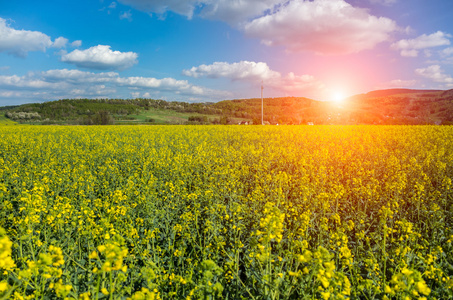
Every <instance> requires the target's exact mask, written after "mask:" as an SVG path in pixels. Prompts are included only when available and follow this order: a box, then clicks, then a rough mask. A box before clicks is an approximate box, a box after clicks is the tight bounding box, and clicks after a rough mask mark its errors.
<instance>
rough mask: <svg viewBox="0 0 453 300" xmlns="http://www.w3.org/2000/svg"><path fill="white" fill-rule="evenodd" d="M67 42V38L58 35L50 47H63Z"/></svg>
mask: <svg viewBox="0 0 453 300" xmlns="http://www.w3.org/2000/svg"><path fill="white" fill-rule="evenodd" d="M67 43H68V39H66V38H64V37H61V36H60V37H59V38H56V39H55V41H54V42H53V44H52V47H54V48H63V47H65V46H66V44H67Z"/></svg>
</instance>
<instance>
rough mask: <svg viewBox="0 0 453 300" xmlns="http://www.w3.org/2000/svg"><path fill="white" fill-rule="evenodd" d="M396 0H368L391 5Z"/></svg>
mask: <svg viewBox="0 0 453 300" xmlns="http://www.w3.org/2000/svg"><path fill="white" fill-rule="evenodd" d="M397 1H398V0H370V2H371V3H378V4H383V5H387V6H390V5H393V4H395V3H396V2H397Z"/></svg>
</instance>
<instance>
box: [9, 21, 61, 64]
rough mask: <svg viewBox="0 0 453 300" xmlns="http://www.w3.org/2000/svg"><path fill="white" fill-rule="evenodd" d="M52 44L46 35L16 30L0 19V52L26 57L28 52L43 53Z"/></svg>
mask: <svg viewBox="0 0 453 300" xmlns="http://www.w3.org/2000/svg"><path fill="white" fill-rule="evenodd" d="M52 44H53V43H52V40H51V39H50V37H49V36H48V35H46V34H44V33H42V32H39V31H30V30H16V29H14V28H11V27H10V25H9V24H8V23H7V22H6V20H5V19H2V18H0V52H7V53H9V54H12V55H15V56H19V57H26V56H27V53H28V52H30V51H42V52H45V51H46V49H47V48H49V47H51V46H52Z"/></svg>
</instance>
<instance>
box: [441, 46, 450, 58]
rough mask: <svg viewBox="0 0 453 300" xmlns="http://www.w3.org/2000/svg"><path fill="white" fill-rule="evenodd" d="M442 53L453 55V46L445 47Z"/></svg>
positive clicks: (443, 54) (445, 55) (444, 55)
mask: <svg viewBox="0 0 453 300" xmlns="http://www.w3.org/2000/svg"><path fill="white" fill-rule="evenodd" d="M440 55H442V56H443V57H447V56H450V55H453V47H448V48H445V49H443V50H442V51H440Z"/></svg>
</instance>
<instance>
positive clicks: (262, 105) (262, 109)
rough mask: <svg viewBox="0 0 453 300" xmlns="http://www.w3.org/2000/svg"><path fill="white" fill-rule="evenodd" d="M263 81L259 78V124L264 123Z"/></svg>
mask: <svg viewBox="0 0 453 300" xmlns="http://www.w3.org/2000/svg"><path fill="white" fill-rule="evenodd" d="M263 90H264V86H263V81H262V80H261V125H264V118H263V117H264V100H263Z"/></svg>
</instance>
